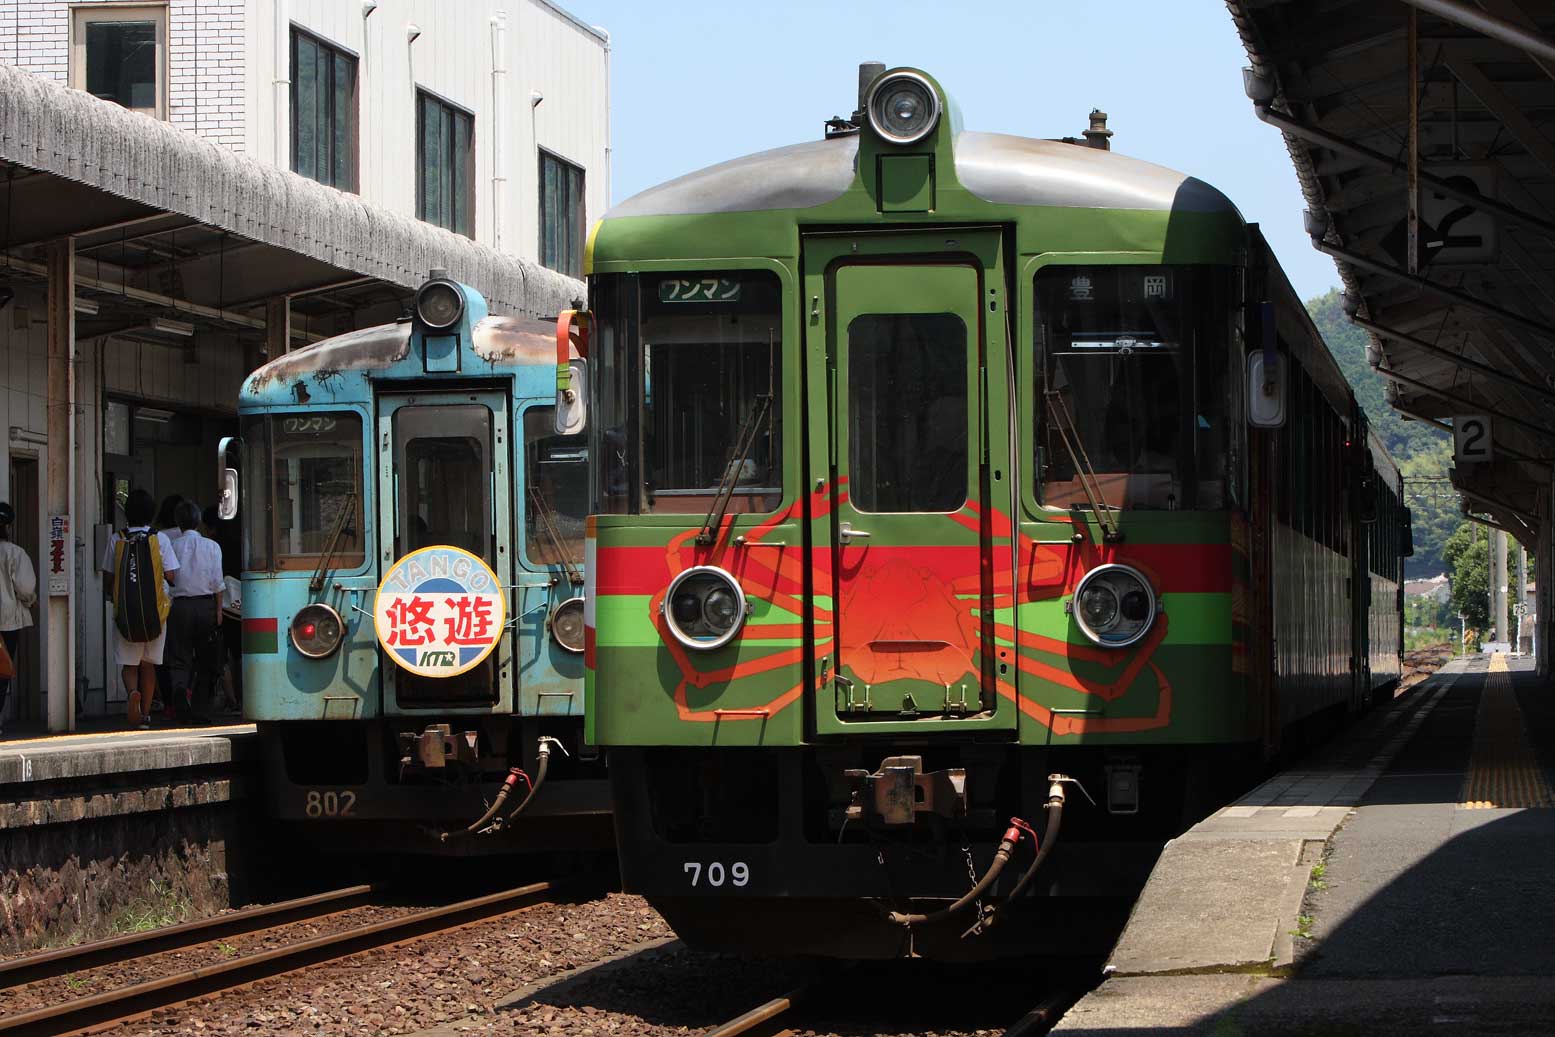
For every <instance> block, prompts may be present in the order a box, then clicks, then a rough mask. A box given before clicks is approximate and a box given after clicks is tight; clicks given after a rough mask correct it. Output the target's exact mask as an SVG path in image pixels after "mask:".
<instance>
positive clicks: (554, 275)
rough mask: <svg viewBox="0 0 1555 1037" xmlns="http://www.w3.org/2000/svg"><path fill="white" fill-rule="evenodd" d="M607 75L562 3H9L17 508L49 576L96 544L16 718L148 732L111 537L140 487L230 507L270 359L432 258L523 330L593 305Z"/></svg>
mask: <svg viewBox="0 0 1555 1037" xmlns="http://www.w3.org/2000/svg"><path fill="white" fill-rule="evenodd" d="M608 60H609V47H608V40H607V38H606V36H605V35H604V33H603V32H601V31H598V30H595V29H592V28H590V27H588V26H586V25H584V24H582V23H580V22H578V21H577V20H576V19H574V18H572V17H571V16H570V15H568V14H567V13H566V12H565V11H563V10H561V9H560V8H558V7H556V6H554V5H552V4H550V3H547V2H545V0H506V2H495V0H458V2H457V3H453V2H435V0H377V2H376V3H375V2H373V0H367V2H365V3H364V2H362V0H197V2H196V0H169V2H166V3H160V4H158V3H149V4H141V3H117V2H109V0H88V2H82V3H66V2H63V0H0V66H14V67H10V68H8V67H0V372H3V377H0V437H3V440H0V441H3V442H4V444H5V463H4V464H3V465H0V500H9V501H10V502H11V503H12V504H13V505H14V506H15V507H16V508H17V511H18V520H17V524H16V528H15V530H14V533H15V536H16V539H17V542H18V543H20V544H22V545H23V546H24V547H27V548H28V549H29V551H31V553H32V554H33V558H34V560H35V561H36V562H37V563H39V565H40V569H42V568H45V563H46V562H47V561H48V558H49V554H50V550H49V549H50V546H51V545H50V543H49V531H50V525H51V520H52V519H53V518H54V517H55V516H67V517H68V518H69V524H70V529H69V533H68V535H67V537H66V538H65V540H66V543H65V547H64V550H63V554H64V557H65V559H66V563H65V567H66V572H65V573H64V574H62V575H61V576H60V577H59V578H57V579H56V580H55V581H54V584H55V589H56V590H57V591H58V593H55V594H48V593H47V591H48V582H49V581H48V580H47V578H46V574H45V573H42V572H40V576H43V577H44V580H43V582H44V588H43V591H44V598H43V600H42V601H40V604H39V607H38V609H37V611H36V616H37V619H38V626H37V627H36V628H35V629H34V631H33V632H32V634H31V635H30V637H29V640H28V641H27V642H25V643H24V647H23V651H22V663H21V673H20V675H19V680H18V682H17V685H15V686H13V691H12V695H11V702H10V703H9V704H8V706H7V708H6V710H5V717H4V719H5V720H6V721H7V726H10V721H12V720H15V719H20V720H22V721H31V722H36V723H42V722H44V721H45V720H46V721H47V723H48V725H49V726H50V727H51V728H54V729H60V728H64V727H69V726H72V725H73V723H74V717H75V715H76V712H77V708H76V707H77V706H78V705H79V706H80V708H81V710H84V711H85V712H86V713H88V714H92V713H108V714H114V713H118V712H121V711H122V708H123V707H122V705H120V703H122V701H123V689H122V688H121V687H120V686H119V682H118V679H117V673H116V667H113V666H111V665H109V664H108V661H107V660H106V658H105V645H106V642H107V638H106V633H107V630H108V624H109V622H111V616H110V612H109V610H108V608H107V606H106V604H105V603H104V601H103V598H102V583H101V580H100V578H99V577H98V575H97V573H96V572H95V567H96V566H95V563H96V559H97V558H98V555H99V552H100V549H101V541H102V540H103V539H104V538H105V537H106V535H107V533H108V531H109V530H111V529H112V527H113V525H114V524H116V523H120V522H122V519H123V516H122V511H120V510H119V509H118V504H119V503H120V502H122V500H123V499H124V497H125V495H126V494H127V493H128V490H129V489H130V488H131V487H132V486H133V487H141V488H145V489H147V490H149V491H150V492H151V493H152V494H153V495H154V496H156V497H157V498H159V499H160V498H163V497H165V496H167V495H169V494H173V493H178V494H182V495H185V496H189V497H191V498H193V499H195V500H197V501H199V502H201V503H209V502H211V501H213V500H214V493H215V486H214V482H215V466H214V457H215V445H216V442H217V440H218V439H219V437H220V436H222V435H227V434H232V433H233V432H235V426H236V422H235V412H236V396H237V389H238V386H239V385H240V383H241V380H242V378H243V376H244V375H245V374H246V373H247V371H249V370H251V369H252V368H253V367H254V366H256V365H257V364H258V363H260V362H262V360H263V359H264V358H265V357H266V356H268V355H273V354H275V353H276V352H278V351H284V350H286V349H289V348H294V347H295V346H297V345H300V344H303V343H305V342H308V341H313V340H316V339H318V338H320V337H324V336H328V335H333V334H339V333H341V332H344V331H349V330H352V329H353V328H356V327H363V326H368V325H371V324H376V323H381V322H383V321H385V320H392V319H394V318H395V317H397V316H398V315H399V313H400V312H401V310H402V308H403V306H404V303H405V301H406V300H407V299H408V297H409V293H410V290H411V289H413V288H414V286H415V285H416V284H418V283H419V282H420V281H421V280H422V279H424V277H425V275H426V271H427V270H428V269H429V268H431V267H433V266H442V267H446V268H447V269H448V270H449V271H450V273H452V274H453V275H454V276H456V277H459V278H461V279H462V280H465V281H466V282H468V283H470V284H473V285H474V286H475V287H476V288H478V289H479V290H481V291H482V292H484V293H485V294H486V295H487V297H488V299H489V300H490V301H491V303H492V307H493V310H494V311H496V312H499V313H502V312H510V313H511V312H528V313H531V314H534V315H544V314H554V313H555V312H557V309H558V308H561V307H563V306H565V304H566V302H567V300H569V299H570V298H573V297H576V296H578V295H581V292H582V286H581V284H580V283H579V282H577V281H576V280H574V279H573V278H572V277H567V276H560V275H562V274H570V275H574V276H575V275H576V274H577V273H578V272H580V270H581V259H582V249H583V242H584V235H585V231H586V228H587V225H588V224H587V221H588V220H589V219H592V218H593V217H594V216H597V215H599V214H602V212H603V209H604V207H605V201H606V199H607V197H608V191H609V176H608V163H609V124H608V116H607V103H608ZM24 73H30V75H27V74H24ZM321 82H322V83H323V84H325V86H327V87H328V89H327V90H321V89H320V83H321ZM68 87H74V88H76V90H77V91H90V92H91V93H93V94H96V95H98V97H102V98H105V99H106V100H98V99H96V98H94V97H87V96H86V95H85V93H80V92H73V91H72V90H70V89H67V88H68ZM107 100H111V101H113V102H115V103H114V104H109V103H107ZM120 105H122V107H120ZM124 108H129V109H131V111H132V112H138V113H140V114H130V113H129V112H126V111H125V110H124ZM277 167H279V168H277ZM293 171H295V172H293ZM303 177H306V178H307V179H303ZM310 180H311V181H318V183H311V182H309V181H310ZM321 183H323V184H329V185H330V186H331V187H333V186H335V185H338V186H339V188H340V190H333V189H330V188H328V187H321V186H319V185H320V184H321ZM542 265H543V266H549V267H551V269H550V270H546V269H541V268H540V267H541V266H542ZM553 271H556V272H553Z"/></svg>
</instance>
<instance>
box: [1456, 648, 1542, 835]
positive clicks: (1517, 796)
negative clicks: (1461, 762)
mask: <svg viewBox="0 0 1555 1037" xmlns="http://www.w3.org/2000/svg"><path fill="white" fill-rule="evenodd" d="M1509 672H1510V671H1509V669H1508V667H1507V665H1506V656H1504V655H1500V654H1497V655H1492V656H1491V657H1490V672H1489V673H1488V674H1487V675H1486V677H1485V690H1484V692H1483V693H1482V694H1481V695H1480V697H1479V714H1478V716H1477V717H1476V718H1475V721H1474V752H1473V755H1472V756H1470V758H1469V772H1468V774H1467V775H1465V776H1464V779H1463V792H1462V794H1461V795H1459V797H1458V799H1459V803H1458V808H1459V809H1460V810H1486V809H1492V808H1496V807H1502V808H1514V807H1548V806H1555V795H1552V794H1551V792H1550V786H1549V784H1548V783H1547V782H1546V781H1545V780H1544V771H1543V769H1542V768H1540V766H1539V760H1538V758H1537V757H1535V756H1534V754H1533V747H1532V746H1530V745H1529V744H1528V734H1527V732H1526V731H1525V730H1524V729H1523V711H1522V709H1520V708H1519V707H1518V705H1517V697H1516V696H1515V695H1513V694H1512V679H1511V678H1510V677H1509V676H1507V674H1508V673H1509Z"/></svg>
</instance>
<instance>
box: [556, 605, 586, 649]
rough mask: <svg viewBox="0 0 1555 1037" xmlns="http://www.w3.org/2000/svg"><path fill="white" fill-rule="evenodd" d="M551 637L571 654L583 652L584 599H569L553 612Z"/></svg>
mask: <svg viewBox="0 0 1555 1037" xmlns="http://www.w3.org/2000/svg"><path fill="white" fill-rule="evenodd" d="M551 636H552V637H554V638H555V639H556V643H557V644H559V645H561V646H562V648H564V649H566V650H567V651H569V652H575V653H576V652H582V651H583V599H582V598H568V599H567V600H566V601H564V602H562V603H561V604H560V605H558V606H556V608H555V609H553V610H552V611H551Z"/></svg>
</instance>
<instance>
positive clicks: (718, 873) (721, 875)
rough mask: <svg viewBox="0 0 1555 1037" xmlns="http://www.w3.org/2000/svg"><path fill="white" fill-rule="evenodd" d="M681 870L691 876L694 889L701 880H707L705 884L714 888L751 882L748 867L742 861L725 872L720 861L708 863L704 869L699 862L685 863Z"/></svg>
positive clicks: (735, 863) (730, 866)
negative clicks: (725, 884) (726, 884)
mask: <svg viewBox="0 0 1555 1037" xmlns="http://www.w3.org/2000/svg"><path fill="white" fill-rule="evenodd" d="M681 870H682V871H684V872H685V873H686V874H687V875H690V876H691V886H692V888H693V889H695V888H696V887H697V886H699V885H701V884H702V879H703V878H706V879H707V884H708V885H709V886H712V887H714V888H717V887H719V886H722V885H723V884H724V883H726V882H727V883H728V884H729V885H731V886H743V885H745V884H746V883H747V882H749V881H750V880H751V870H750V866H749V865H748V864H746V863H745V862H744V861H735V862H734V863H733V864H731V865H729V867H728V869H727V870H726V869H725V868H724V866H723V862H722V861H708V862H707V866H706V867H705V868H704V867H703V865H702V862H701V861H687V862H686V863H685V864H683V865H682V866H681Z"/></svg>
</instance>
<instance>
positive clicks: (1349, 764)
mask: <svg viewBox="0 0 1555 1037" xmlns="http://www.w3.org/2000/svg"><path fill="white" fill-rule="evenodd" d="M1552 690H1555V689H1552V688H1551V681H1550V679H1549V678H1547V677H1540V676H1539V675H1538V674H1537V673H1535V672H1534V667H1533V662H1532V660H1530V659H1526V658H1522V659H1518V658H1511V657H1508V656H1506V655H1495V656H1490V657H1489V658H1488V660H1487V659H1485V658H1474V659H1470V660H1469V661H1467V662H1464V661H1461V660H1455V661H1453V662H1452V663H1449V664H1448V665H1447V666H1446V667H1445V668H1444V669H1442V670H1441V671H1440V672H1439V673H1437V674H1436V675H1435V676H1433V677H1432V678H1430V679H1429V680H1427V681H1426V682H1424V683H1422V684H1420V685H1417V686H1416V687H1415V688H1413V689H1411V690H1410V691H1408V692H1406V693H1404V694H1403V695H1400V696H1399V697H1398V698H1396V699H1394V700H1393V703H1392V705H1391V707H1389V708H1384V709H1378V710H1375V711H1374V712H1373V714H1372V715H1370V716H1369V717H1367V718H1366V719H1365V720H1364V721H1362V722H1361V723H1360V724H1359V725H1357V726H1356V727H1355V728H1354V729H1352V730H1351V731H1349V732H1347V733H1346V734H1345V735H1343V736H1341V737H1340V738H1339V739H1337V740H1336V742H1335V743H1334V744H1332V745H1330V746H1328V747H1326V748H1325V749H1323V750H1320V751H1319V753H1318V754H1317V755H1316V757H1315V758H1314V759H1312V760H1308V761H1304V762H1303V763H1302V764H1300V765H1298V766H1297V767H1295V768H1293V769H1291V770H1288V771H1286V772H1283V773H1281V774H1278V775H1276V776H1275V777H1274V778H1271V779H1270V780H1269V781H1267V782H1265V783H1264V784H1263V785H1261V786H1259V787H1258V788H1256V789H1254V790H1253V791H1252V792H1250V793H1248V794H1247V795H1246V796H1244V797H1243V798H1242V799H1241V800H1239V801H1237V802H1236V803H1234V804H1232V805H1230V806H1228V807H1224V808H1222V809H1221V810H1219V811H1218V812H1217V813H1215V814H1214V815H1213V816H1211V817H1210V818H1208V819H1206V820H1205V821H1203V822H1201V823H1200V824H1198V825H1196V826H1195V827H1194V828H1192V829H1190V830H1189V831H1188V832H1187V833H1185V834H1184V835H1183V836H1181V837H1179V838H1178V839H1176V840H1174V841H1173V842H1172V843H1170V844H1168V846H1167V848H1166V850H1165V852H1164V853H1163V854H1162V856H1161V860H1160V862H1159V863H1158V864H1157V866H1156V869H1155V871H1154V872H1153V873H1152V875H1151V878H1150V881H1149V884H1148V885H1147V887H1146V889H1145V892H1144V894H1143V895H1142V897H1141V898H1140V900H1139V903H1138V906H1137V907H1136V908H1135V910H1134V914H1133V917H1132V918H1131V919H1130V921H1129V924H1128V926H1127V928H1126V929H1125V931H1124V933H1123V935H1122V937H1121V938H1120V939H1119V941H1118V944H1117V946H1116V947H1115V948H1114V950H1113V953H1112V956H1111V959H1110V961H1109V963H1108V966H1107V968H1108V971H1109V975H1108V977H1107V979H1106V980H1105V981H1104V982H1103V983H1102V984H1101V986H1099V987H1098V988H1097V989H1096V990H1095V991H1093V992H1092V993H1091V994H1090V995H1088V996H1087V997H1086V998H1085V999H1083V1000H1082V1001H1081V1002H1080V1003H1079V1004H1078V1005H1076V1006H1075V1008H1074V1009H1072V1010H1071V1011H1070V1012H1069V1013H1068V1015H1067V1016H1066V1017H1065V1018H1064V1020H1063V1021H1062V1022H1061V1023H1060V1024H1059V1026H1058V1027H1057V1028H1056V1029H1055V1030H1054V1031H1053V1032H1054V1033H1061V1034H1068V1035H1084V1034H1102V1033H1159V1034H1165V1033H1172V1034H1189V1033H1205V1034H1210V1033H1216V1034H1218V1033H1245V1034H1254V1033H1256V1034H1261V1035H1262V1034H1286V1033H1291V1034H1294V1033H1365V1034H1395V1033H1397V1034H1406V1033H1407V1034H1418V1033H1424V1032H1429V1031H1431V1030H1433V1029H1434V1030H1437V1031H1438V1032H1439V1031H1440V1030H1441V1028H1442V1027H1443V1026H1449V1025H1450V1026H1452V1027H1453V1028H1454V1030H1455V1032H1458V1033H1480V1032H1494V1033H1530V1034H1532V1033H1551V1032H1555V907H1552V906H1551V904H1552V898H1551V894H1550V875H1551V871H1550V863H1549V862H1550V861H1551V859H1555V795H1552V792H1551V789H1552V786H1555V695H1552Z"/></svg>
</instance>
